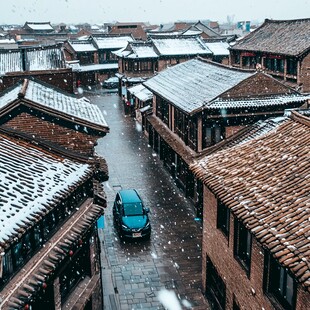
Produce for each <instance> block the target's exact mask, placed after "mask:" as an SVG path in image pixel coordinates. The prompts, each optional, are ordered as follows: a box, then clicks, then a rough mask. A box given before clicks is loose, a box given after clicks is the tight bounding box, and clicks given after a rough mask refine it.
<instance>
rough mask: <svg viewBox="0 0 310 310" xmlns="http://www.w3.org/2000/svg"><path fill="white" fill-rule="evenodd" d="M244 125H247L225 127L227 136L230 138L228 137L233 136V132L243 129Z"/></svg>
mask: <svg viewBox="0 0 310 310" xmlns="http://www.w3.org/2000/svg"><path fill="white" fill-rule="evenodd" d="M244 127H245V126H229V127H225V137H226V138H228V137H230V136H232V135H233V134H235V133H236V132H238V131H239V130H241V129H242V128H244Z"/></svg>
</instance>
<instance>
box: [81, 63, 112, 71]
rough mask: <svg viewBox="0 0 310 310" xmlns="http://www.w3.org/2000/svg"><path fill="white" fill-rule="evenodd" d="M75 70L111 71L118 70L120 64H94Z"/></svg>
mask: <svg viewBox="0 0 310 310" xmlns="http://www.w3.org/2000/svg"><path fill="white" fill-rule="evenodd" d="M75 69H77V71H81V72H87V71H96V70H110V69H115V70H117V69H118V63H107V64H94V65H86V66H78V67H76V68H75Z"/></svg>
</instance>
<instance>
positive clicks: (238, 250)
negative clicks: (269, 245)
mask: <svg viewBox="0 0 310 310" xmlns="http://www.w3.org/2000/svg"><path fill="white" fill-rule="evenodd" d="M234 226H235V230H234V232H235V242H234V254H235V257H236V258H237V260H238V261H239V262H240V264H241V266H242V267H243V268H244V269H245V270H246V271H247V273H248V275H249V272H250V262H251V245H252V236H251V233H250V231H249V230H248V229H246V227H245V226H244V225H243V224H242V223H241V222H239V221H238V220H237V219H235V225H234Z"/></svg>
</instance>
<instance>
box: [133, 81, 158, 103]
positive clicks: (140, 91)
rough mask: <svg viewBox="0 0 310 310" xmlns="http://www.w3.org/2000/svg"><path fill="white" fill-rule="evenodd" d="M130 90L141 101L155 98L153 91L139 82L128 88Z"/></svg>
mask: <svg viewBox="0 0 310 310" xmlns="http://www.w3.org/2000/svg"><path fill="white" fill-rule="evenodd" d="M128 92H129V93H131V94H132V95H134V96H135V97H137V98H138V99H139V100H141V101H147V100H150V99H152V98H153V93H152V92H151V91H149V90H148V89H147V88H146V87H144V86H143V85H142V84H138V85H135V86H132V87H130V88H128Z"/></svg>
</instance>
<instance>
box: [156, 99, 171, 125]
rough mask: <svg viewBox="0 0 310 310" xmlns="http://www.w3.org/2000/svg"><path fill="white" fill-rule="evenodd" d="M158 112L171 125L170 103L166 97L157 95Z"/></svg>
mask: <svg viewBox="0 0 310 310" xmlns="http://www.w3.org/2000/svg"><path fill="white" fill-rule="evenodd" d="M156 114H157V116H158V117H159V118H160V119H161V120H162V121H163V122H164V123H165V124H167V125H168V126H169V104H168V102H167V101H165V100H164V99H162V98H160V97H158V96H156Z"/></svg>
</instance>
